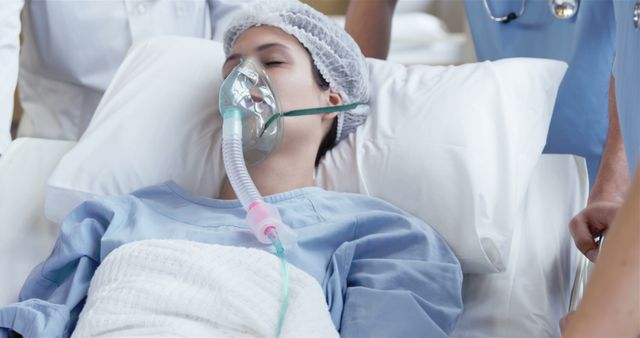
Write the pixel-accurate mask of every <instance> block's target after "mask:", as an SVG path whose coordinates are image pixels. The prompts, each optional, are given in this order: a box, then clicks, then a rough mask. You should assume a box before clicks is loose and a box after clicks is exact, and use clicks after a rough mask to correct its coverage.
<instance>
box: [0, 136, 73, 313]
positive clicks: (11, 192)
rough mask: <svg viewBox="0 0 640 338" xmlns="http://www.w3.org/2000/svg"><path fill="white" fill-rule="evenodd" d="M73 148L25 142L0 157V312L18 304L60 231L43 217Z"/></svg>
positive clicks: (55, 143) (47, 142) (16, 143)
mask: <svg viewBox="0 0 640 338" xmlns="http://www.w3.org/2000/svg"><path fill="white" fill-rule="evenodd" d="M73 144H75V142H69V141H51V140H43V139H28V138H21V139H17V140H15V141H13V142H12V143H11V145H10V147H9V148H8V149H7V152H6V153H5V154H4V155H2V157H0V273H1V274H2V278H0V306H2V305H5V304H7V303H10V302H13V301H16V300H17V298H18V291H19V290H20V287H21V286H22V283H23V282H24V279H25V278H26V277H27V275H28V274H29V272H30V271H31V269H32V268H33V267H34V266H35V265H36V264H38V263H40V261H42V260H44V259H45V258H46V257H47V256H48V255H49V252H50V251H51V248H52V247H53V242H54V241H55V239H56V238H57V236H58V226H57V225H55V224H54V223H53V222H51V221H49V220H47V219H46V218H45V217H44V212H43V211H44V197H45V188H46V182H47V178H48V177H49V175H50V174H51V172H52V171H53V169H54V168H55V167H56V165H57V164H58V161H59V160H60V158H61V157H62V155H64V153H66V152H67V151H68V150H69V149H70V148H71V146H73Z"/></svg>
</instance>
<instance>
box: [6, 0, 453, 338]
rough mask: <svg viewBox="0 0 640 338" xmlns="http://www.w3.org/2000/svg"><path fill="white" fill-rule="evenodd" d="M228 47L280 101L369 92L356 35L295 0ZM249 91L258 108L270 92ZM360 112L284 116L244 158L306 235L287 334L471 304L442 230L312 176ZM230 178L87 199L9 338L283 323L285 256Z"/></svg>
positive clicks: (232, 35)
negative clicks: (205, 190) (275, 131)
mask: <svg viewBox="0 0 640 338" xmlns="http://www.w3.org/2000/svg"><path fill="white" fill-rule="evenodd" d="M225 52H226V54H227V55H228V58H227V60H226V62H225V64H224V67H223V72H224V75H225V76H228V75H229V74H230V73H232V72H233V71H234V67H235V66H237V65H238V64H240V63H241V61H242V60H245V59H247V58H252V59H254V60H256V61H257V63H258V64H262V65H264V67H266V72H267V74H268V75H269V78H270V79H271V81H272V82H271V83H272V84H273V87H274V91H275V92H276V93H277V98H278V99H279V100H280V103H281V105H282V106H281V108H282V111H291V110H295V109H303V108H315V107H328V106H339V105H343V104H350V103H359V102H367V101H368V99H369V97H368V95H369V94H368V93H369V89H368V85H369V82H368V73H367V70H366V63H365V60H364V57H363V56H362V54H361V53H360V51H359V49H358V48H357V46H356V45H355V43H354V42H353V41H352V40H351V38H350V37H349V36H348V35H347V34H346V33H345V32H344V30H343V29H342V28H340V27H338V26H336V25H335V24H333V23H332V22H331V20H329V19H328V18H326V17H325V16H323V15H322V14H320V13H318V12H316V11H315V10H313V9H311V8H310V7H308V6H306V5H302V4H300V3H297V2H294V1H278V2H273V1H269V2H259V3H258V4H256V5H253V6H252V7H251V8H248V9H247V10H246V11H245V12H243V13H241V14H239V15H238V17H237V18H236V19H235V21H234V22H233V23H232V24H231V25H230V27H229V29H228V30H227V32H226V34H225ZM238 85H239V84H237V83H234V84H233V85H232V86H231V87H232V88H236V87H234V86H238ZM223 88H225V87H224V86H223ZM252 94H253V95H254V97H253V99H254V100H255V101H256V102H255V105H256V106H260V100H262V99H264V97H261V98H258V97H256V96H260V95H263V94H264V92H263V93H262V94H256V93H252ZM268 94H269V93H267V95H268ZM366 114H367V111H366V109H363V108H357V109H354V110H348V111H343V112H332V113H323V114H313V115H306V116H297V117H284V118H282V123H283V127H284V129H285V130H286V133H284V136H283V139H282V140H281V143H280V144H279V145H278V146H277V147H276V148H275V150H274V151H273V153H271V154H270V155H269V156H268V157H266V158H265V159H264V160H263V161H261V162H260V163H258V164H256V165H254V166H251V167H250V168H249V172H250V174H251V178H252V179H253V181H254V183H255V185H256V187H257V188H258V190H259V191H260V192H261V193H262V194H264V195H269V196H267V197H266V198H265V201H266V202H267V203H271V204H273V205H276V206H277V207H278V209H279V210H280V213H281V214H282V218H283V221H284V223H285V224H287V225H289V226H291V228H292V229H293V231H294V232H295V233H296V235H297V247H295V248H291V249H290V250H289V251H288V253H287V260H288V261H289V262H290V263H291V265H292V267H291V276H290V280H291V286H290V295H289V297H290V299H291V303H290V307H289V310H288V311H287V312H286V315H285V317H284V324H283V327H282V335H284V336H316V335H320V336H327V335H329V336H331V335H333V336H337V335H338V332H339V334H340V335H343V336H360V337H371V336H429V337H435V336H446V335H448V334H449V333H451V331H452V330H453V327H454V324H455V322H456V320H457V318H458V316H459V314H460V313H461V311H462V300H461V297H462V296H461V284H462V271H461V268H460V264H459V263H458V260H457V259H456V257H455V256H454V255H453V253H452V251H451V250H450V249H449V247H448V246H447V244H446V243H445V242H444V241H443V240H442V239H441V237H440V236H439V235H438V234H437V233H436V232H435V231H434V230H432V229H431V228H430V227H428V226H426V224H424V223H423V222H422V221H421V220H419V219H418V218H416V217H413V216H410V215H408V214H406V213H404V212H403V211H401V210H399V209H398V208H395V207H394V206H392V205H390V204H388V203H386V202H383V201H381V200H378V199H375V198H372V197H367V196H364V195H357V194H348V193H336V192H329V191H325V190H322V189H320V188H317V187H314V170H315V165H317V163H318V159H319V158H320V157H322V155H323V154H324V152H326V151H327V150H328V149H330V148H331V147H333V146H334V145H335V144H336V143H337V142H339V141H340V140H342V139H344V138H345V137H346V136H347V134H349V133H350V132H352V131H353V130H355V128H356V127H357V126H358V125H359V124H361V123H363V122H364V120H365V119H366ZM234 188H235V187H232V185H231V184H230V183H229V180H228V179H225V182H224V184H223V186H222V189H221V191H220V194H219V196H218V198H217V199H210V198H205V197H199V196H195V195H193V194H191V193H189V192H187V191H185V190H183V189H182V188H180V187H179V186H178V185H177V184H175V183H172V182H168V183H165V184H161V185H157V186H152V187H148V188H144V189H142V190H139V191H137V192H134V193H132V194H130V195H125V196H117V197H108V198H101V199H97V200H93V201H89V202H85V203H84V204H82V205H80V206H79V207H77V208H76V209H75V210H74V211H73V212H72V213H71V214H70V215H69V216H68V217H67V218H66V220H65V221H64V223H63V225H62V228H61V233H60V237H59V239H58V241H57V243H56V246H55V248H54V251H53V253H52V254H51V256H50V257H49V258H48V259H47V260H46V261H45V262H44V263H42V264H40V265H39V266H38V267H36V268H35V269H34V270H33V272H32V273H31V275H30V276H29V278H28V279H27V281H26V283H25V285H24V287H23V289H22V291H21V295H20V299H21V300H22V302H20V303H16V304H13V305H10V306H7V307H5V308H2V309H0V328H4V329H2V331H1V332H0V336H2V337H5V336H8V334H9V332H10V331H15V332H17V333H19V334H22V335H23V336H27V337H42V336H69V335H71V334H74V335H76V336H107V335H108V336H131V335H152V334H153V335H255V336H271V335H274V334H276V332H277V330H279V329H278V316H279V311H280V304H281V297H282V287H281V283H282V280H281V275H280V263H279V261H278V258H277V257H275V256H274V255H272V254H271V253H268V252H269V249H270V247H269V246H266V245H263V244H261V243H260V242H258V241H257V239H256V237H255V236H254V235H253V234H252V233H251V231H250V230H249V229H248V228H247V226H246V225H245V215H246V213H245V211H244V209H243V208H242V205H241V203H240V202H239V201H237V200H235V199H236V193H235V191H234ZM252 248H257V249H260V250H256V249H252ZM322 292H323V293H322ZM323 300H324V301H326V303H325V302H324V301H323Z"/></svg>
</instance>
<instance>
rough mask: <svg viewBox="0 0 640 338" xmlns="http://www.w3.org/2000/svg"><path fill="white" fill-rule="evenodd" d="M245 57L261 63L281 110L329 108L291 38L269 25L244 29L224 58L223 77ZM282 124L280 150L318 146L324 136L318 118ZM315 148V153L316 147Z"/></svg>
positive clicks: (308, 60) (302, 51)
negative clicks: (282, 139) (282, 135)
mask: <svg viewBox="0 0 640 338" xmlns="http://www.w3.org/2000/svg"><path fill="white" fill-rule="evenodd" d="M247 57H252V58H253V59H254V60H257V61H259V62H262V64H263V65H264V67H265V69H266V71H267V74H268V75H269V78H270V80H271V84H272V85H273V86H274V87H275V89H274V90H275V93H276V95H277V97H278V99H279V101H280V104H281V106H282V110H283V111H285V112H286V111H290V110H294V109H303V108H313V107H323V106H327V105H329V99H328V93H329V90H326V89H322V88H321V87H320V86H319V85H318V84H317V83H316V81H315V79H314V77H313V73H312V67H311V62H312V61H311V57H310V56H309V53H308V52H307V51H306V50H305V49H304V47H303V46H302V45H301V44H300V42H298V40H297V39H296V38H294V37H293V36H291V35H289V34H287V33H285V32H284V31H282V30H281V29H279V28H275V27H271V26H257V27H253V28H250V29H248V30H247V31H245V32H244V33H243V34H242V35H240V37H239V38H238V39H237V41H236V44H235V45H234V46H233V48H232V50H231V52H230V53H229V57H227V60H226V61H225V64H224V65H223V75H224V77H226V76H227V75H229V73H231V71H232V70H233V68H234V67H235V66H237V65H238V64H239V63H240V61H241V60H240V59H241V58H247ZM284 123H285V134H284V135H285V136H284V137H285V138H284V141H283V144H282V146H281V147H280V148H283V147H284V148H285V149H286V148H287V147H292V146H295V147H306V146H311V145H313V144H315V143H318V144H319V142H320V140H321V139H322V137H323V136H324V134H325V130H323V128H322V127H321V118H320V115H310V116H299V117H285V118H284ZM309 142H311V143H312V144H311V145H310V144H309ZM315 147H316V148H315V150H317V145H315Z"/></svg>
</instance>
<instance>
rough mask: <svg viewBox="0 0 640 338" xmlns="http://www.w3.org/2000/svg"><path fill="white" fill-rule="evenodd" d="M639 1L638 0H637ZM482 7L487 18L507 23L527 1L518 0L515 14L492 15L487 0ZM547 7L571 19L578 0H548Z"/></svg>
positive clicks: (515, 17) (518, 14) (562, 17)
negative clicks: (518, 4) (518, 5)
mask: <svg viewBox="0 0 640 338" xmlns="http://www.w3.org/2000/svg"><path fill="white" fill-rule="evenodd" d="M639 1H640V0H639ZM483 3H484V9H485V10H486V11H487V14H488V15H489V18H491V20H493V21H495V22H500V23H509V22H511V21H513V20H515V19H517V18H519V17H521V16H522V14H524V10H525V8H526V5H527V2H526V0H521V2H520V10H519V11H518V13H517V14H516V13H515V12H510V13H509V14H507V15H505V16H494V15H493V12H492V11H491V8H489V3H488V2H487V0H483ZM549 9H550V10H551V13H552V14H553V16H555V17H556V18H558V19H561V20H568V19H571V18H572V17H573V16H574V15H576V12H578V0H549Z"/></svg>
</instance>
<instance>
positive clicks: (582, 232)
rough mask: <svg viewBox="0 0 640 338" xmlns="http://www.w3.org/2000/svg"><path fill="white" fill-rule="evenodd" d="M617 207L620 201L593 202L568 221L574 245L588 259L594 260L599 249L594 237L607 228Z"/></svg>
mask: <svg viewBox="0 0 640 338" xmlns="http://www.w3.org/2000/svg"><path fill="white" fill-rule="evenodd" d="M619 208H620V203H614V202H593V203H590V204H589V205H587V207H586V208H584V209H583V210H582V211H580V213H579V214H577V215H576V216H575V217H573V219H572V220H571V222H570V223H569V231H571V236H572V237H573V241H574V243H575V244H576V247H577V248H578V250H580V251H581V252H582V253H583V254H584V255H585V256H587V258H588V259H589V260H590V261H592V262H595V261H596V258H597V257H598V252H599V250H600V245H599V243H596V241H595V239H594V238H595V237H597V236H601V235H602V234H603V233H604V232H605V231H606V230H607V229H608V228H609V225H610V224H611V223H612V222H613V218H614V217H615V216H616V213H617V212H618V209H619Z"/></svg>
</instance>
